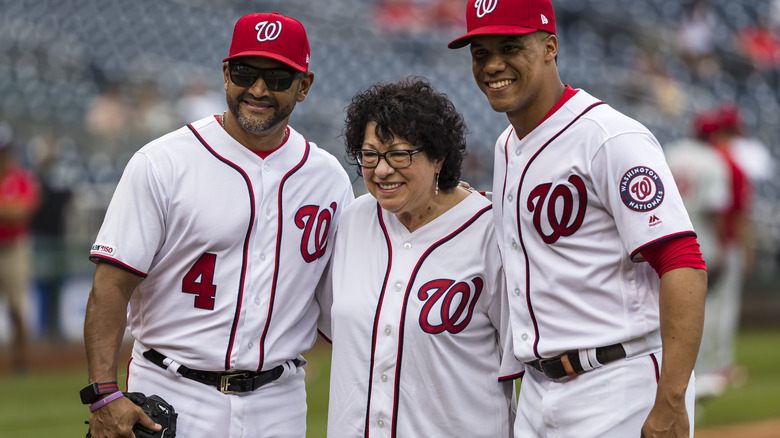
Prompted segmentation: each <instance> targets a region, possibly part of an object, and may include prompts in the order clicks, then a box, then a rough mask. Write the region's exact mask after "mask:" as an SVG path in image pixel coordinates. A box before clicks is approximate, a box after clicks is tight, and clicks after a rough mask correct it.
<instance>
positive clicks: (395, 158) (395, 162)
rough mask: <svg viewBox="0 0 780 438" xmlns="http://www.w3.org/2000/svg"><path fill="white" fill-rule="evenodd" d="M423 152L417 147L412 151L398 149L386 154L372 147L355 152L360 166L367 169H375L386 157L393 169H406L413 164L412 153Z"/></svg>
mask: <svg viewBox="0 0 780 438" xmlns="http://www.w3.org/2000/svg"><path fill="white" fill-rule="evenodd" d="M418 152H422V149H415V150H412V151H409V150H404V149H398V150H393V151H387V152H385V153H384V154H380V153H379V152H377V151H374V150H371V149H360V150H359V151H357V152H356V153H355V158H356V159H357V162H358V164H360V167H364V168H366V169H373V168H375V167H376V166H379V160H381V159H382V158H384V159H385V161H386V162H387V164H388V165H389V166H390V167H392V168H393V169H405V168H407V167H409V166H411V165H412V155H414V154H416V153H418Z"/></svg>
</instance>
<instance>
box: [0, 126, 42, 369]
mask: <svg viewBox="0 0 780 438" xmlns="http://www.w3.org/2000/svg"><path fill="white" fill-rule="evenodd" d="M14 147H15V143H14V132H13V128H12V127H11V125H10V124H8V123H6V122H0V297H2V298H5V299H6V300H7V301H8V309H9V311H10V316H11V324H12V329H13V331H14V333H13V338H12V355H13V357H12V361H13V367H14V369H15V370H16V372H18V373H23V372H25V371H26V369H27V361H28V357H27V356H28V348H29V345H28V344H29V335H28V321H27V319H26V317H25V315H26V311H27V309H26V303H27V295H28V294H29V292H30V290H31V288H32V271H33V265H32V242H31V239H30V221H31V219H32V217H33V215H34V214H35V211H36V210H37V208H38V205H39V193H38V191H39V189H38V180H37V178H36V177H35V175H34V174H33V173H32V172H31V171H29V170H28V169H26V168H24V167H22V166H21V165H20V164H19V163H18V162H17V160H16V156H15V154H16V151H15V150H14Z"/></svg>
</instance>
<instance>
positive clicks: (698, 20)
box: [675, 0, 721, 78]
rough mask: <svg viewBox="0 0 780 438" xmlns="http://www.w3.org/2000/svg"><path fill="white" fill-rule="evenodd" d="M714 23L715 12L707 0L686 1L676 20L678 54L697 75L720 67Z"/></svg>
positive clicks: (703, 75)
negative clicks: (681, 12) (679, 16)
mask: <svg viewBox="0 0 780 438" xmlns="http://www.w3.org/2000/svg"><path fill="white" fill-rule="evenodd" d="M716 25H717V16H716V15H715V11H714V10H713V9H712V5H710V3H709V0H691V1H689V2H688V4H687V5H686V7H685V12H684V13H683V15H682V17H681V18H680V21H679V23H677V31H676V34H675V39H676V41H675V46H676V49H677V54H678V56H679V57H680V59H681V60H682V61H683V62H684V63H685V65H686V66H687V68H688V71H689V72H690V73H691V75H692V76H694V77H696V78H710V77H713V76H715V75H717V74H718V73H719V72H720V70H721V63H720V59H719V58H718V55H717V52H716V45H715V44H716V40H715V36H716Z"/></svg>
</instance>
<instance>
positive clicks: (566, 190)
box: [527, 175, 588, 244]
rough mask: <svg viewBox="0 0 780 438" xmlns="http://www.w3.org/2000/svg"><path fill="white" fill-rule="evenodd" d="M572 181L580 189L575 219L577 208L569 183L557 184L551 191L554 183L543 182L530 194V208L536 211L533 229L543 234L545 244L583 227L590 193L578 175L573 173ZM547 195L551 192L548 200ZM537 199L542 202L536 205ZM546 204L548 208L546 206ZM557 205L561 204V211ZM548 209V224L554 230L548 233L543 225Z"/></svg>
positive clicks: (578, 190) (531, 210)
mask: <svg viewBox="0 0 780 438" xmlns="http://www.w3.org/2000/svg"><path fill="white" fill-rule="evenodd" d="M569 182H570V183H572V184H573V185H574V188H575V189H577V197H578V198H579V203H578V207H577V215H576V216H575V217H574V220H573V221H572V220H571V216H572V212H573V211H574V195H573V194H572V191H571V188H570V187H569V186H568V185H566V184H558V185H557V186H555V188H554V189H553V191H552V194H550V187H552V183H546V184H540V185H538V186H536V187H534V189H533V190H531V194H530V195H529V196H528V205H527V207H528V211H530V212H533V214H534V228H536V231H537V232H538V233H539V235H540V236H542V240H543V241H544V242H545V243H548V244H550V243H555V242H556V241H557V240H558V239H559V238H560V237H561V236H571V235H572V234H574V232H575V231H577V230H578V229H579V228H580V227H581V226H582V221H583V219H584V218H585V207H587V205H588V192H587V191H586V190H585V183H584V182H583V181H582V178H580V177H579V176H577V175H572V176H570V177H569ZM548 194H550V197H549V199H548V197H547V195H548ZM537 198H539V201H537V202H536V204H534V200H535V199H537ZM545 204H546V206H547V208H544V207H545ZM556 207H560V210H556ZM545 212H546V213H547V223H548V224H549V227H550V229H552V232H551V233H550V234H545V232H544V230H543V227H542V214H544V213H545ZM559 213H560V216H559Z"/></svg>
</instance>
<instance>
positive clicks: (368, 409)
mask: <svg viewBox="0 0 780 438" xmlns="http://www.w3.org/2000/svg"><path fill="white" fill-rule="evenodd" d="M376 216H377V220H378V221H379V228H380V229H381V230H382V234H383V235H384V236H385V244H386V245H387V270H386V271H385V278H384V279H383V280H382V289H380V290H381V291H382V292H381V293H380V294H379V303H378V305H377V308H376V314H375V315H374V331H373V333H372V334H371V359H370V360H369V364H368V393H367V394H366V425H365V427H364V428H363V435H364V436H365V438H368V428H369V425H370V424H371V420H370V412H371V391H372V388H373V382H374V353H375V352H376V334H377V331H378V330H379V315H381V313H382V302H384V297H385V290H387V281H388V279H389V278H390V269H391V268H392V267H393V246H392V245H391V244H390V235H389V234H387V227H386V226H385V221H384V218H383V217H382V207H381V206H380V205H379V203H378V202H377V204H376Z"/></svg>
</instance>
